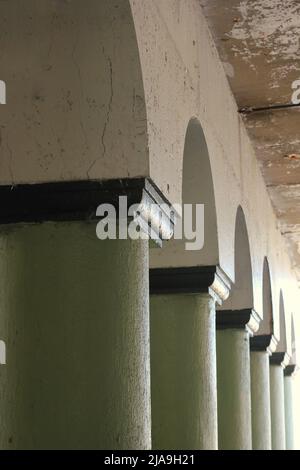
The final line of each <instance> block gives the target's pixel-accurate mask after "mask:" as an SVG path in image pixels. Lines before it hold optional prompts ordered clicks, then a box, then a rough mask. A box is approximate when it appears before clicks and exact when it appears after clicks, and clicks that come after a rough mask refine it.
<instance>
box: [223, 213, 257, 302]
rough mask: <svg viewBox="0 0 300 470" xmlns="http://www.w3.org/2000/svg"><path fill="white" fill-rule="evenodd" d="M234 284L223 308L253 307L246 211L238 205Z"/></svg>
mask: <svg viewBox="0 0 300 470" xmlns="http://www.w3.org/2000/svg"><path fill="white" fill-rule="evenodd" d="M234 273H235V274H234V279H235V281H234V284H233V286H232V290H231V295H230V296H229V298H228V299H227V300H226V302H224V304H223V305H222V307H221V309H222V310H242V309H252V308H253V281H252V264H251V255H250V244H249V237H248V230H247V224H246V219H245V215H244V211H243V209H242V207H241V206H239V207H238V209H237V212H236V219H235V236H234Z"/></svg>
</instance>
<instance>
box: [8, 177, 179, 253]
mask: <svg viewBox="0 0 300 470" xmlns="http://www.w3.org/2000/svg"><path fill="white" fill-rule="evenodd" d="M119 196H127V205H128V207H129V206H131V205H132V204H140V205H141V214H140V222H141V224H140V225H141V228H142V230H143V231H144V232H145V233H147V234H148V235H149V237H150V234H151V233H152V235H153V234H154V235H155V241H156V242H157V243H158V244H159V245H160V246H161V244H162V240H163V239H164V238H169V237H168V234H169V233H170V229H171V233H172V231H173V227H174V214H173V212H174V211H167V210H166V207H170V208H171V205H170V203H169V201H168V200H167V199H166V198H165V196H164V195H163V194H162V192H161V191H160V190H159V189H158V187H157V186H156V185H155V184H154V183H153V181H152V180H151V179H150V178H144V177H142V178H124V179H114V180H100V181H98V180H97V181H96V180H83V181H61V182H50V183H38V184H17V185H0V197H1V198H2V200H3V201H5V204H2V205H1V207H0V225H1V224H2V225H6V224H16V223H22V222H24V223H39V222H50V221H75V220H76V221H93V220H99V217H98V218H97V217H96V210H97V207H98V206H99V205H100V204H111V205H113V206H114V208H115V209H116V215H117V216H118V214H119V211H118V209H119ZM153 204H155V205H156V206H157V207H158V208H159V210H154V211H150V209H151V205H153Z"/></svg>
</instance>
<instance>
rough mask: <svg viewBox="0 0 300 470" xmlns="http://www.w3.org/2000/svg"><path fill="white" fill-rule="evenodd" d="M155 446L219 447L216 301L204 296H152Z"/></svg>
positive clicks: (152, 386)
mask: <svg viewBox="0 0 300 470" xmlns="http://www.w3.org/2000/svg"><path fill="white" fill-rule="evenodd" d="M150 316H151V380H152V384H151V394H152V439H153V448H154V449H217V386H216V351H215V344H216V340H215V304H214V301H213V299H212V298H211V297H210V296H209V295H206V294H203V295H165V296H152V297H151V301H150Z"/></svg>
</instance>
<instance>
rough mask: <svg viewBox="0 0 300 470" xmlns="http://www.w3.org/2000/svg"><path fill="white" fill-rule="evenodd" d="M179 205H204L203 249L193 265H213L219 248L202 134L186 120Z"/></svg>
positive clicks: (211, 184)
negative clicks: (180, 201) (180, 203)
mask: <svg viewBox="0 0 300 470" xmlns="http://www.w3.org/2000/svg"><path fill="white" fill-rule="evenodd" d="M182 203H183V204H204V246H203V248H202V249H201V251H200V252H199V253H198V256H197V258H198V262H197V264H202V265H207V266H209V265H216V264H217V263H218V261H219V248H218V227H217V214H216V202H215V195H214V184H213V178H212V172H211V165H210V158H209V152H208V147H207V143H206V139H205V135H204V131H203V129H202V127H201V125H200V123H199V121H198V120H197V119H196V118H192V119H191V120H190V122H189V124H188V127H187V131H186V135H185V145H184V153H183V168H182Z"/></svg>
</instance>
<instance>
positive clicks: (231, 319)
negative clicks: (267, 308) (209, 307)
mask: <svg viewBox="0 0 300 470" xmlns="http://www.w3.org/2000/svg"><path fill="white" fill-rule="evenodd" d="M259 322H260V318H259V316H258V314H257V313H256V312H255V310H253V309H251V308H246V309H241V310H218V311H217V314H216V327H217V330H225V329H241V330H243V329H247V330H248V331H249V332H250V333H251V334H252V333H254V332H255V331H257V330H258V327H259Z"/></svg>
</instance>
